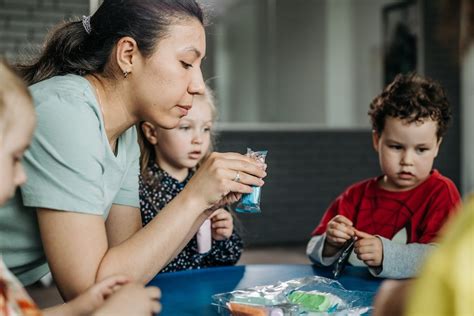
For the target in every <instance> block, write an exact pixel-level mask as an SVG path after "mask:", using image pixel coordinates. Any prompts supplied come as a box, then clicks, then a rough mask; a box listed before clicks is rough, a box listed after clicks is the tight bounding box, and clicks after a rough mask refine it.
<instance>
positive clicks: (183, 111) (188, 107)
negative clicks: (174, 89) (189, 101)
mask: <svg viewBox="0 0 474 316" xmlns="http://www.w3.org/2000/svg"><path fill="white" fill-rule="evenodd" d="M176 107H177V108H179V109H180V110H181V114H182V115H183V116H186V115H188V112H189V110H191V107H192V106H191V105H177V106H176Z"/></svg>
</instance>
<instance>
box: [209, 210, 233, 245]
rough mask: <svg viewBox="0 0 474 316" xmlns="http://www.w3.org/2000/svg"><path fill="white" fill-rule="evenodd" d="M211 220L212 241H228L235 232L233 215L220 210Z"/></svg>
mask: <svg viewBox="0 0 474 316" xmlns="http://www.w3.org/2000/svg"><path fill="white" fill-rule="evenodd" d="M210 219H211V230H212V239H214V240H226V239H228V238H229V237H230V236H231V235H232V232H233V230H234V220H233V218H232V214H230V213H229V212H227V211H226V210H225V209H223V208H220V209H218V210H217V211H215V212H214V213H213V214H212V215H211V217H210Z"/></svg>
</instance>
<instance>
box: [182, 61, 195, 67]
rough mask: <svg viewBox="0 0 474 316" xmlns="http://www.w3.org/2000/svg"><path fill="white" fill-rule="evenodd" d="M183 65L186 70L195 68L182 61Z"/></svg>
mask: <svg viewBox="0 0 474 316" xmlns="http://www.w3.org/2000/svg"><path fill="white" fill-rule="evenodd" d="M181 65H183V68H184V69H190V68H193V65H191V64H188V63H185V62H184V61H181Z"/></svg>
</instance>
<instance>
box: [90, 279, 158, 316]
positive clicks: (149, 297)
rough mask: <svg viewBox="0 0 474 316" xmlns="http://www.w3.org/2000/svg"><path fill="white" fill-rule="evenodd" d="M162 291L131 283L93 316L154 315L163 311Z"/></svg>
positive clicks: (108, 300) (111, 297) (110, 298)
mask: <svg viewBox="0 0 474 316" xmlns="http://www.w3.org/2000/svg"><path fill="white" fill-rule="evenodd" d="M160 297H161V292H160V289H158V288H157V287H154V286H149V287H144V286H143V285H142V284H138V283H130V284H127V285H125V286H123V287H122V288H121V289H119V290H118V291H117V292H116V293H114V294H113V295H112V296H110V297H109V298H108V299H107V300H106V301H105V303H104V305H103V306H102V307H101V308H99V309H97V310H96V311H95V313H93V315H97V316H99V315H137V316H141V315H147V316H149V315H152V314H156V313H159V312H160V311H161V304H160V302H159V299H160Z"/></svg>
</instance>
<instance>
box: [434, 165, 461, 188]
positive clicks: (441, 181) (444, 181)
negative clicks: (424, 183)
mask: <svg viewBox="0 0 474 316" xmlns="http://www.w3.org/2000/svg"><path fill="white" fill-rule="evenodd" d="M428 183H430V184H431V186H433V187H440V188H445V189H447V190H456V191H457V190H458V189H457V187H456V184H454V182H453V180H451V179H450V178H448V177H446V176H444V175H442V174H441V173H440V172H439V171H438V170H436V169H433V171H432V172H431V176H430V178H429V181H428Z"/></svg>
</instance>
